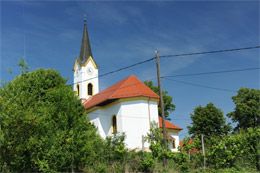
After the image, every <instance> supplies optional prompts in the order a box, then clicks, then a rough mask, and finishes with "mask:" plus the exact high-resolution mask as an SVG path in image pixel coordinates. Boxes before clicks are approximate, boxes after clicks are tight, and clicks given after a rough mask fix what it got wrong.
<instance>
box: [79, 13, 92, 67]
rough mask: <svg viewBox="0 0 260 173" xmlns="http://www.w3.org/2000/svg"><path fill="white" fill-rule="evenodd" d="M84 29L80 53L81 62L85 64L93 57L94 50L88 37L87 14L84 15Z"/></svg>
mask: <svg viewBox="0 0 260 173" xmlns="http://www.w3.org/2000/svg"><path fill="white" fill-rule="evenodd" d="M84 16H85V18H84V30H83V36H82V41H81V48H80V54H79V58H78V60H79V64H85V63H86V62H87V60H88V59H89V58H90V57H91V58H93V57H92V51H91V47H90V42H89V37H88V30H87V24H86V15H84Z"/></svg>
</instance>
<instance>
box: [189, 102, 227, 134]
mask: <svg viewBox="0 0 260 173" xmlns="http://www.w3.org/2000/svg"><path fill="white" fill-rule="evenodd" d="M191 120H192V123H191V124H192V126H188V127H187V128H188V131H189V134H192V135H193V136H198V135H201V134H204V135H205V136H209V137H210V136H212V137H214V136H220V135H225V134H227V133H228V132H229V131H230V130H231V126H230V125H229V124H228V125H227V124H226V121H225V118H224V116H223V112H222V111H221V109H219V108H216V107H215V106H214V104H213V103H209V104H207V105H206V107H202V106H198V107H196V108H195V109H194V113H193V114H191Z"/></svg>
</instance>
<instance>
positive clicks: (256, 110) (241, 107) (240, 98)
mask: <svg viewBox="0 0 260 173" xmlns="http://www.w3.org/2000/svg"><path fill="white" fill-rule="evenodd" d="M232 99H233V102H234V103H235V105H236V107H235V110H234V111H233V112H230V113H228V114H227V116H228V117H230V118H231V119H232V121H233V122H236V123H237V126H236V128H235V130H239V129H247V128H249V127H260V90H259V89H249V88H241V89H240V90H238V93H237V95H236V96H233V97H232Z"/></svg>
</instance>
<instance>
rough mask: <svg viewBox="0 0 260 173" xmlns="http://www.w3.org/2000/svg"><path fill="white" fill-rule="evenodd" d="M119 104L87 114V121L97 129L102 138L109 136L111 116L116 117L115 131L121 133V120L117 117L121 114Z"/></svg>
mask: <svg viewBox="0 0 260 173" xmlns="http://www.w3.org/2000/svg"><path fill="white" fill-rule="evenodd" d="M121 109H122V108H121V103H119V104H116V105H113V106H111V107H107V108H103V109H98V110H95V111H93V112H91V113H88V114H87V116H89V119H90V121H91V122H92V123H94V125H95V126H96V127H97V128H98V132H99V134H100V135H101V137H102V138H106V136H111V135H112V133H111V118H112V116H113V115H116V116H117V124H118V126H117V130H118V131H119V132H122V125H121V122H120V121H121V119H120V118H119V117H118V115H120V114H121Z"/></svg>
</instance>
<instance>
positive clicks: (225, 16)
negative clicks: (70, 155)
mask: <svg viewBox="0 0 260 173" xmlns="http://www.w3.org/2000/svg"><path fill="white" fill-rule="evenodd" d="M0 3H1V27H0V28H1V61H0V64H1V79H2V80H4V81H10V80H12V79H13V78H14V76H16V75H18V74H19V68H18V66H17V59H18V58H21V57H23V56H24V57H25V59H26V61H27V62H28V64H29V66H30V68H31V69H37V68H52V69H56V70H58V71H59V72H60V73H61V75H62V76H63V77H67V78H68V79H69V80H68V84H71V83H72V82H73V72H72V68H73V65H74V62H75V58H76V57H77V56H78V55H79V50H80V44H81V38H82V32H83V19H84V17H83V14H84V13H86V14H87V26H88V33H89V37H90V42H91V47H92V53H93V58H94V59H95V61H96V63H97V64H98V65H99V66H100V69H99V73H100V74H103V73H106V72H109V71H112V70H115V69H118V68H121V67H124V66H127V65H131V64H134V63H136V62H139V61H142V60H146V59H148V58H151V57H154V56H155V50H159V54H160V55H168V54H179V53H190V52H201V51H210V50H221V49H231V48H240V47H249V46H257V45H259V2H258V1H210V2H206V1H141V2H137V1H124V2H120V1H98V2H94V1H1V2H0ZM259 62H260V60H259V49H254V50H244V51H236V52H226V53H216V54H206V55H196V56H182V57H175V58H164V59H161V61H160V63H161V64H160V66H161V75H162V76H163V75H179V74H187V73H199V72H211V71H221V70H233V69H243V68H251V67H259V66H260V64H259ZM6 68H10V69H12V70H13V74H12V75H11V74H9V73H8V72H7V70H6ZM131 74H133V75H135V76H137V77H138V78H139V79H140V80H142V81H145V80H151V79H152V80H154V83H155V84H157V81H156V64H155V61H151V62H148V63H145V64H142V65H139V66H136V67H134V68H130V69H128V70H124V71H120V72H118V73H114V74H112V75H109V76H106V77H103V78H100V79H99V85H100V90H103V89H105V88H107V87H109V86H111V85H113V84H115V83H116V82H118V81H120V80H122V79H124V78H126V77H128V76H130V75H131ZM174 79H175V80H179V81H183V82H189V83H195V84H200V85H205V86H210V87H216V88H223V89H229V90H235V91H237V90H238V89H240V88H241V87H248V88H258V89H259V71H258V70H254V71H244V72H235V73H225V74H214V75H203V76H186V77H178V78H177V77H176V78H174ZM162 88H163V90H167V91H168V92H169V95H171V96H172V97H173V103H174V104H175V105H176V110H175V111H174V112H172V113H171V114H170V118H171V119H172V120H171V122H172V123H174V124H175V125H177V126H180V127H182V128H183V131H182V132H180V134H181V138H183V137H184V136H185V135H188V134H187V128H186V126H187V125H190V123H191V120H190V113H192V112H193V110H194V108H195V107H196V106H198V105H202V106H205V105H206V104H208V103H209V102H213V103H214V104H215V106H216V107H218V108H220V109H222V110H223V112H224V114H227V113H228V112H231V111H232V110H233V109H234V104H233V102H232V99H231V97H232V96H233V95H236V93H235V92H227V91H219V90H213V89H207V88H201V87H197V86H191V85H186V84H183V83H177V82H174V81H169V80H165V79H162ZM227 121H228V122H230V120H229V119H227Z"/></svg>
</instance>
